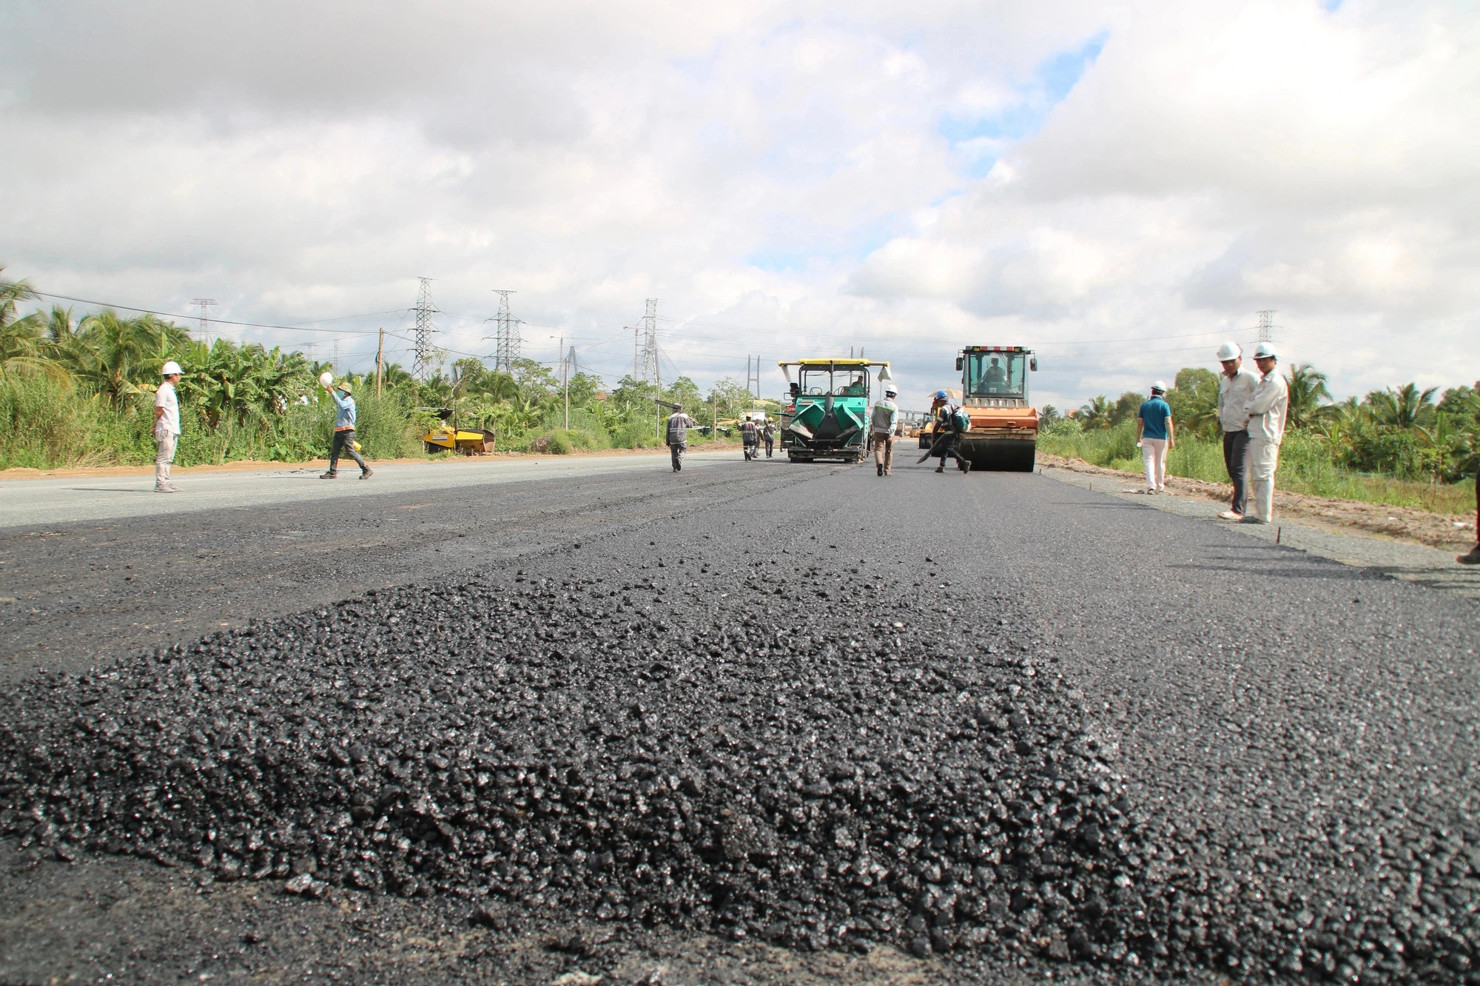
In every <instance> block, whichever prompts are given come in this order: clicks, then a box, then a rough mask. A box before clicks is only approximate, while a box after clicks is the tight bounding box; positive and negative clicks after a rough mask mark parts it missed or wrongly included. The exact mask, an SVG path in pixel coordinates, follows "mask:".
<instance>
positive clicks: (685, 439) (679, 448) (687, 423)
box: [667, 404, 699, 472]
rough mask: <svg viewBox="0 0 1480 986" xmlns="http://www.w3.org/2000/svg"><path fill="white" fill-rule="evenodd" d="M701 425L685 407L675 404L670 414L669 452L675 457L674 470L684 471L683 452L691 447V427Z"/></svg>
mask: <svg viewBox="0 0 1480 986" xmlns="http://www.w3.org/2000/svg"><path fill="white" fill-rule="evenodd" d="M697 427H699V425H698V423H697V422H695V421H694V419H693V418H691V417H689V416H688V415H687V414H684V413H683V407H682V406H680V405H678V404H675V405H673V413H672V414H670V415H668V433H667V440H668V454H669V455H670V456H671V457H672V459H673V471H674V472H682V471H683V454H684V453H685V452H687V451H688V448H689V429H690V428H697Z"/></svg>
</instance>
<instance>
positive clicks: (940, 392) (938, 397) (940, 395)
mask: <svg viewBox="0 0 1480 986" xmlns="http://www.w3.org/2000/svg"><path fill="white" fill-rule="evenodd" d="M950 396H951V395H950V394H948V393H946V392H945V391H944V390H937V391H936V392H935V399H936V400H938V401H943V400H946V399H947V398H949V397H950Z"/></svg>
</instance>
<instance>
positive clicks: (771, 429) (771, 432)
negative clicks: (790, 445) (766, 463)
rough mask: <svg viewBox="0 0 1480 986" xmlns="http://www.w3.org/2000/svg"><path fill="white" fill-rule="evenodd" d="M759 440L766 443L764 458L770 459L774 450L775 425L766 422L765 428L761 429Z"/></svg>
mask: <svg viewBox="0 0 1480 986" xmlns="http://www.w3.org/2000/svg"><path fill="white" fill-rule="evenodd" d="M761 439H762V440H763V441H765V443H766V458H768V459H769V458H770V457H771V452H772V450H773V449H775V448H776V423H775V422H774V421H771V420H769V419H768V420H767V421H766V426H765V427H764V428H762V429H761Z"/></svg>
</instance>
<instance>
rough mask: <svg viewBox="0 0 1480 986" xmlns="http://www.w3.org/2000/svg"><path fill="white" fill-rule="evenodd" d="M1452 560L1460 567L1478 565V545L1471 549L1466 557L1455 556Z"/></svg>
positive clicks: (1479, 547)
mask: <svg viewBox="0 0 1480 986" xmlns="http://www.w3.org/2000/svg"><path fill="white" fill-rule="evenodd" d="M1454 560H1455V561H1457V562H1459V563H1460V564H1461V565H1480V544H1477V545H1475V546H1474V547H1473V548H1471V549H1470V553H1469V554H1467V555H1455V556H1454Z"/></svg>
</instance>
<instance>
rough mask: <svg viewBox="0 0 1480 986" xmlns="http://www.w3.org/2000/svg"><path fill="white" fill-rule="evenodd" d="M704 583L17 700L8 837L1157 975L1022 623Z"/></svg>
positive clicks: (200, 658)
mask: <svg viewBox="0 0 1480 986" xmlns="http://www.w3.org/2000/svg"><path fill="white" fill-rule="evenodd" d="M674 568H675V566H673V565H671V564H670V565H669V566H668V572H667V573H663V572H659V571H657V567H656V566H655V567H654V569H651V570H649V571H647V572H644V571H641V570H638V571H629V573H628V577H626V578H621V579H618V580H612V581H608V582H605V583H600V584H592V583H589V582H575V581H555V580H552V579H547V578H538V577H536V576H529V577H524V576H522V575H521V576H520V577H518V578H516V579H514V580H513V581H512V582H509V583H503V584H496V583H494V582H485V581H480V580H473V581H468V582H466V583H465V584H462V585H458V586H455V587H445V588H418V589H403V590H395V591H390V592H385V593H380V594H372V595H370V596H368V597H365V598H362V599H359V600H355V601H351V602H348V603H346V604H344V605H342V606H341V607H338V608H335V609H320V610H316V611H313V612H307V613H303V614H300V615H297V616H294V617H291V618H286V619H279V620H275V621H272V622H266V623H261V624H257V625H253V626H250V627H248V628H246V629H243V630H240V631H233V632H228V633H223V634H221V635H219V636H215V637H212V638H209V639H206V640H204V641H201V642H199V643H197V644H195V645H193V646H190V647H188V648H179V647H176V648H172V649H170V650H167V651H161V652H158V653H154V654H150V655H143V656H139V657H137V658H135V659H132V660H130V661H127V662H125V663H124V664H122V665H119V666H117V667H115V668H110V669H108V670H106V671H104V672H99V673H93V674H92V675H90V676H83V677H73V676H47V677H43V678H36V679H33V680H31V681H30V682H28V683H27V684H25V685H24V686H23V687H20V688H19V689H17V690H16V691H14V692H12V693H11V694H9V695H7V696H6V697H5V698H4V699H3V701H0V723H3V725H0V804H4V805H6V806H8V807H6V808H5V809H4V810H3V811H0V827H3V829H4V831H5V832H7V833H10V834H13V835H17V836H19V837H21V838H22V840H23V841H25V842H28V843H37V842H39V843H41V844H44V845H47V846H51V847H54V848H55V851H56V853H57V854H58V855H59V856H61V857H63V858H68V857H71V856H73V855H75V854H77V853H79V852H82V851H85V850H101V851H106V852H112V853H132V854H137V855H142V856H147V857H151V858H154V859H158V860H160V861H161V862H165V863H176V862H178V863H183V864H187V865H194V866H198V867H201V868H203V869H204V870H205V871H206V873H208V874H210V875H212V876H213V878H214V879H217V880H236V879H255V880H270V881H276V882H277V883H278V884H279V885H280V886H283V887H284V888H285V889H286V890H288V891H290V892H298V893H305V894H312V895H321V894H324V893H328V892H337V891H334V890H331V889H330V888H345V889H347V890H357V891H369V892H382V891H383V892H389V893H394V894H400V895H439V894H459V895H467V896H469V897H470V898H473V904H474V905H475V906H474V916H475V919H476V920H481V921H486V922H488V923H490V924H494V925H499V924H501V923H502V922H504V921H507V920H515V918H512V917H510V916H509V915H512V914H515V913H524V914H527V913H531V912H532V911H536V912H537V911H538V910H539V908H540V907H542V906H544V907H554V908H560V909H564V910H565V911H568V912H571V913H575V914H581V915H588V916H594V917H596V918H598V919H601V920H604V921H611V922H618V923H622V922H633V923H641V924H644V925H654V924H663V925H669V926H674V927H679V928H684V929H696V930H708V931H713V932H716V933H719V934H723V935H729V936H732V937H736V938H740V937H758V938H760V939H763V940H767V941H772V942H777V943H784V944H791V945H802V946H810V947H824V946H840V945H841V946H852V947H862V948H866V947H869V946H870V945H871V944H874V943H882V942H888V943H893V944H897V945H899V946H901V947H903V948H907V949H909V950H912V951H913V952H915V953H916V954H920V955H925V954H930V953H932V952H939V951H950V950H960V949H976V948H983V947H986V948H991V949H994V950H998V949H1001V948H1002V947H1004V946H1008V947H1014V948H1020V949H1023V950H1024V951H1026V952H1029V953H1032V954H1035V955H1037V954H1043V953H1046V954H1048V955H1050V956H1053V957H1055V958H1060V959H1069V958H1071V957H1083V958H1095V959H1101V960H1104V961H1111V962H1121V961H1131V962H1135V961H1137V958H1136V957H1135V956H1133V955H1131V954H1130V953H1131V951H1132V948H1133V945H1132V944H1130V943H1129V939H1130V938H1131V937H1132V936H1131V934H1130V932H1131V929H1132V926H1133V925H1134V924H1135V922H1136V920H1137V919H1136V917H1135V912H1136V911H1137V910H1138V909H1139V908H1140V907H1141V904H1140V902H1139V900H1138V898H1137V897H1136V894H1135V893H1134V892H1132V891H1130V890H1128V889H1127V888H1129V887H1130V886H1131V885H1132V884H1133V882H1134V879H1135V873H1136V871H1137V869H1138V867H1139V866H1140V865H1141V860H1140V859H1139V858H1138V857H1137V856H1135V855H1134V851H1133V849H1132V847H1131V844H1130V842H1129V841H1128V834H1129V831H1130V828H1131V827H1132V821H1131V819H1130V818H1129V817H1128V810H1129V806H1127V805H1126V804H1125V803H1124V801H1123V800H1122V799H1121V798H1120V796H1119V785H1118V783H1117V779H1116V777H1115V775H1114V774H1113V772H1112V771H1113V763H1109V762H1107V759H1106V756H1105V753H1104V750H1103V749H1102V747H1101V745H1100V744H1099V743H1098V742H1097V740H1096V738H1095V737H1094V736H1093V735H1092V733H1090V732H1087V731H1086V729H1085V720H1084V718H1083V713H1082V709H1081V703H1080V700H1079V698H1078V697H1077V696H1076V695H1074V693H1072V691H1070V690H1069V689H1067V688H1066V687H1065V686H1064V685H1063V683H1062V682H1061V681H1060V680H1059V679H1058V678H1057V677H1056V676H1055V675H1053V674H1052V673H1051V672H1050V671H1049V670H1047V669H1045V668H1039V667H1036V666H1035V665H1034V664H1033V662H1032V659H1031V654H1030V643H1029V641H1027V640H1025V639H1023V637H1022V628H1020V627H1014V626H1013V625H1012V623H1011V621H1010V619H1009V617H1010V615H1011V610H1010V607H1009V606H1008V605H1007V604H1005V603H1002V602H1001V601H997V602H995V603H993V604H992V605H993V611H994V612H1000V613H1003V614H1005V615H1004V617H1003V618H1002V619H1001V620H1000V621H999V622H995V623H994V624H993V625H991V626H989V627H987V628H986V629H985V630H982V631H980V632H979V633H977V634H976V635H974V636H971V637H968V636H966V635H962V634H959V633H952V632H943V633H936V632H934V631H933V630H932V629H931V628H930V627H928V626H926V627H921V626H919V625H917V621H916V619H915V618H914V617H913V616H905V617H904V618H902V619H900V620H898V621H897V622H896V621H894V620H888V619H885V620H880V621H875V623H874V625H873V626H872V627H870V626H869V625H868V623H867V622H866V621H860V620H859V619H858V618H857V617H856V615H855V613H856V599H857V595H858V588H859V577H858V576H856V575H854V574H851V573H842V574H841V575H840V574H835V573H831V572H827V573H824V572H822V571H821V570H813V571H812V572H810V573H809V572H803V573H800V574H799V575H798V576H796V577H795V578H794V579H793V580H792V582H791V583H790V586H789V589H787V590H785V591H783V592H782V593H780V594H779V595H778V594H776V593H775V592H773V591H771V590H769V589H766V588H763V587H762V582H761V580H760V578H759V576H758V574H756V573H751V574H749V575H746V576H742V577H740V578H739V579H737V581H736V582H735V583H734V584H733V585H732V587H731V589H730V591H729V592H728V594H727V595H726V596H725V597H724V598H722V599H717V600H716V603H717V605H716V607H715V608H714V609H713V611H712V612H714V613H719V614H723V613H748V612H754V611H758V608H766V609H769V613H768V615H767V617H766V619H765V620H764V621H760V620H754V621H752V620H749V619H747V620H743V621H734V622H730V621H727V620H725V619H723V618H719V619H715V620H714V621H713V622H711V618H710V617H709V616H707V615H706V616H701V617H699V618H698V620H692V619H688V618H684V619H680V618H678V617H676V616H674V615H673V614H672V611H674V610H678V609H682V608H683V606H682V605H681V604H682V603H685V602H691V601H692V599H691V597H690V594H689V593H690V590H689V589H688V588H687V585H689V583H687V582H684V581H682V580H680V579H674V578H669V579H664V578H663V575H664V574H667V575H670V576H672V575H674V574H675V572H674ZM678 571H682V569H681V568H680V569H678ZM691 571H692V570H691ZM694 574H698V573H694ZM772 584H773V585H774V581H773V583H772ZM885 588H886V587H885V586H883V585H879V586H877V589H878V590H879V591H883V590H884V589H885ZM834 601H838V605H837V606H836V607H835V606H834ZM700 608H701V609H703V607H700ZM901 612H902V613H904V612H907V610H901ZM927 619H929V616H928V615H927ZM829 624H832V627H833V628H831V629H829V627H828V625H829ZM906 624H908V625H906ZM805 626H817V627H818V629H816V630H798V631H794V630H791V629H786V628H791V627H805ZM511 903H517V904H518V905H519V906H518V907H517V908H513V907H509V906H508V905H509V904H511Z"/></svg>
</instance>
